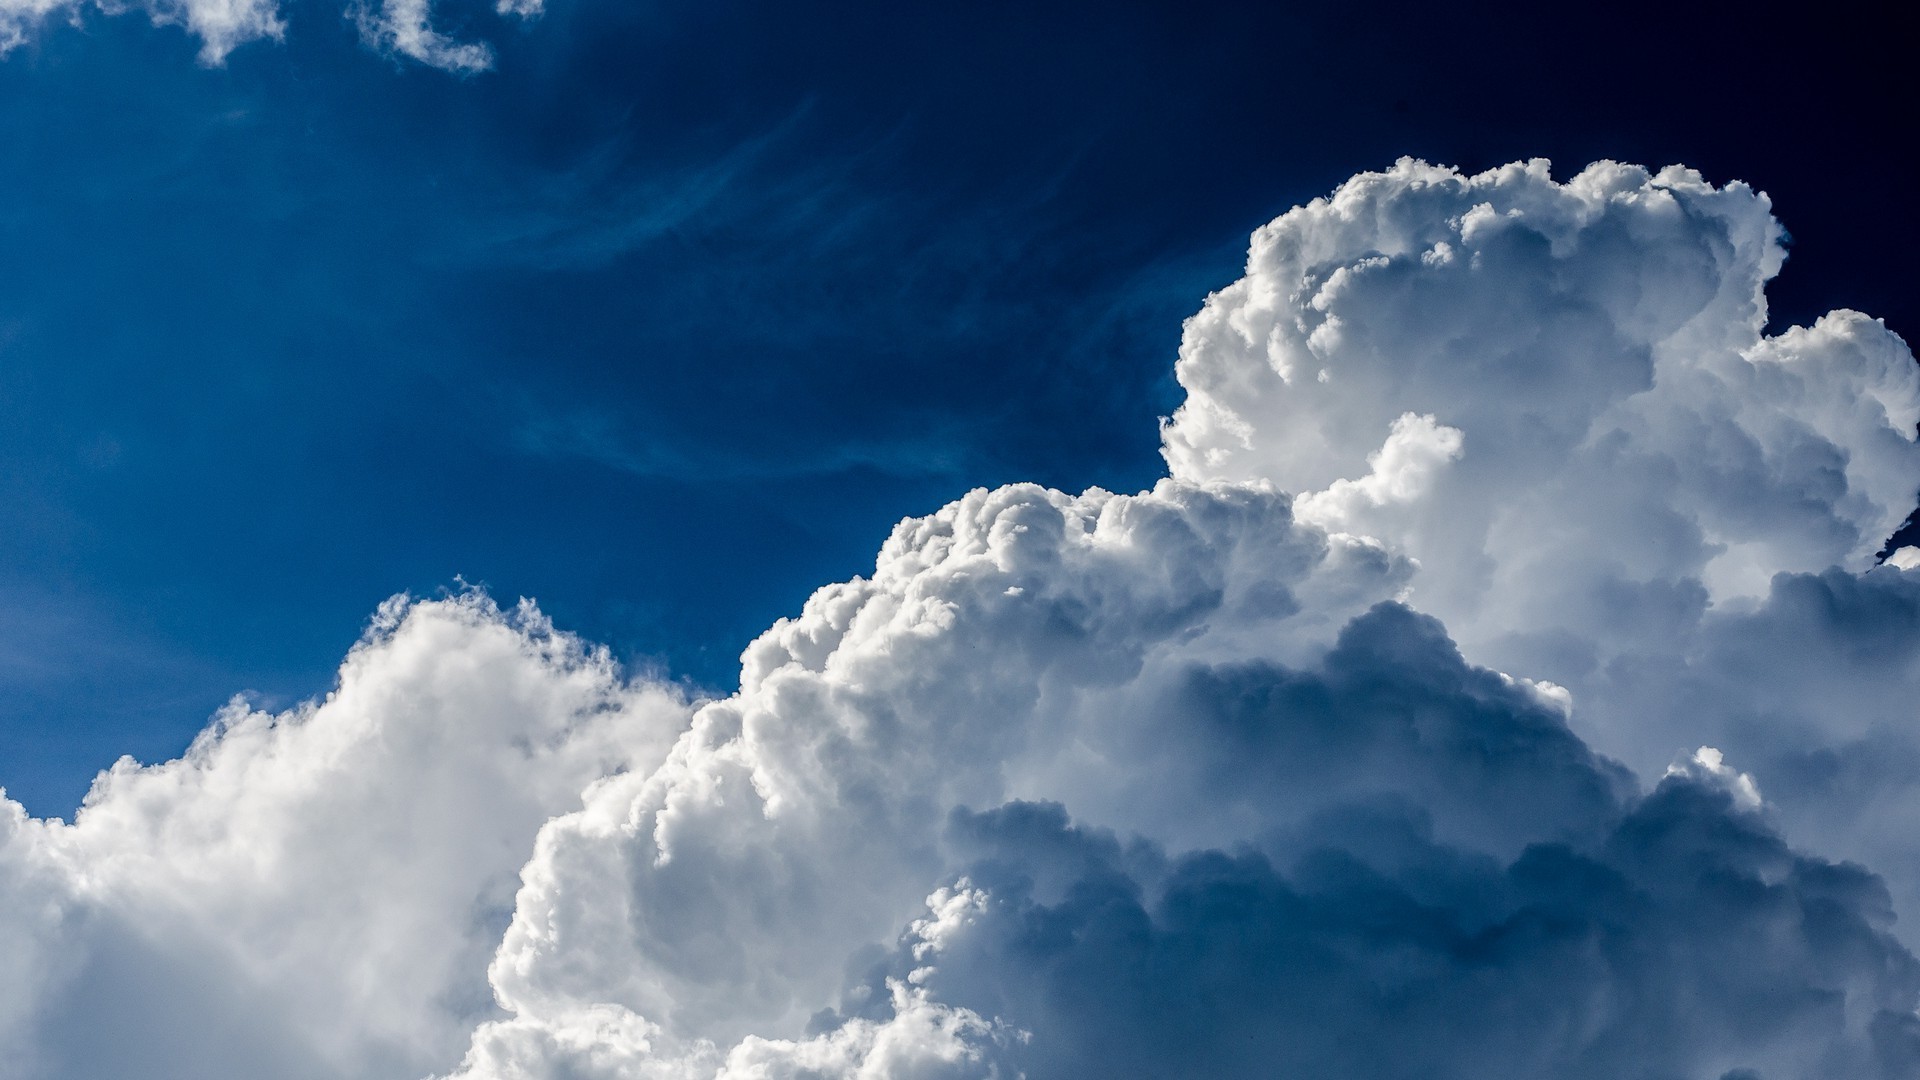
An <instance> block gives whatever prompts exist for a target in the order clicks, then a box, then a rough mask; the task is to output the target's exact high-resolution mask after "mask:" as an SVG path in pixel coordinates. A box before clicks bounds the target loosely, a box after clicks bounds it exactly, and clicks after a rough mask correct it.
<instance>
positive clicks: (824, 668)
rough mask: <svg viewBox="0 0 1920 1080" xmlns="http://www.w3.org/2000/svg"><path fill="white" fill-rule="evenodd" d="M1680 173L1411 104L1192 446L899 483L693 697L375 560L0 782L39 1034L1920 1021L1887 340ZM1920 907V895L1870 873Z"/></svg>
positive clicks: (1506, 1034)
mask: <svg viewBox="0 0 1920 1080" xmlns="http://www.w3.org/2000/svg"><path fill="white" fill-rule="evenodd" d="M1782 258H1783V247H1782V234H1781V231H1780V228H1779V226H1778V225H1777V224H1776V222H1775V221H1774V219H1773V217H1772V215H1771V211H1770V207H1769V206H1768V203H1767V200H1766V198H1765V197H1764V196H1763V195H1760V194H1758V193H1756V192H1754V191H1752V190H1750V189H1748V188H1747V187H1745V186H1743V185H1740V184H1732V185H1728V186H1726V187H1724V188H1715V187H1713V186H1712V185H1710V184H1708V183H1707V182H1705V181H1704V180H1703V179H1702V178H1701V177H1699V176H1698V175H1697V174H1694V173H1692V172H1689V171H1687V170H1684V169H1668V170H1665V171H1662V172H1660V173H1658V174H1649V173H1648V172H1646V171H1645V170H1642V169H1638V168H1632V167H1627V166H1619V165H1613V164H1600V165H1595V166H1593V167H1591V168H1589V169H1587V170H1585V171H1584V172H1582V173H1580V174H1579V175H1578V176H1576V177H1574V178H1573V179H1571V180H1569V181H1567V182H1566V183H1557V182H1555V181H1554V180H1553V179H1552V178H1551V177H1550V175H1549V173H1548V170H1547V166H1546V164H1545V163H1544V162H1533V163H1528V164H1524V165H1513V166H1508V167H1506V168H1502V169H1498V170H1494V171H1491V172H1488V173H1484V174H1481V175H1478V176H1472V177H1468V176H1463V175H1461V174H1459V173H1456V172H1453V171H1450V170H1446V169H1440V168H1434V167H1429V166H1427V165H1424V164H1420V163H1417V162H1411V161H1404V162H1402V163H1400V164H1399V165H1398V166H1396V167H1395V168H1394V169H1392V170H1390V171H1388V172H1385V173H1380V174H1368V175H1363V176H1359V177H1356V178H1354V179H1353V180H1352V181H1350V182H1348V183H1347V184H1345V185H1343V186H1342V187H1341V189H1340V190H1339V191H1338V192H1336V193H1335V194H1334V195H1333V196H1332V197H1331V198H1329V199H1325V200H1318V201H1316V202H1314V203H1312V204H1311V205H1309V206H1305V207H1301V208H1298V209H1295V210H1293V211H1291V212H1289V213H1288V214H1286V215H1284V216H1283V217H1281V218H1280V219H1279V220H1277V221H1275V222H1273V223H1272V224H1271V225H1269V226H1267V227H1265V228H1263V229H1262V230H1260V231H1259V232H1258V233H1257V234H1256V235H1255V237H1254V241H1253V246H1252V251H1251V254H1250V256H1249V260H1248V267H1247V272H1246V275H1245V277H1243V278H1242V279H1241V280H1240V281H1238V282H1236V283H1235V284H1234V285H1232V286H1230V287H1228V288H1226V289H1224V290H1222V291H1221V292H1219V293H1217V294H1215V295H1214V296H1212V297H1210V298H1208V300H1207V302H1206V305H1205V307H1204V308H1203V309H1202V310H1201V311H1200V313H1199V314H1198V315H1196V316H1195V317H1194V318H1193V319H1192V320H1190V322H1189V323H1188V325H1187V330H1186V336H1185V341H1184V344H1183V346H1182V350H1181V355H1180V359H1179V366H1178V369H1177V370H1178V375H1179V379H1180V382H1181V384H1182V385H1183V386H1184V387H1185V388H1186V390H1187V394H1188V396H1187V400H1186V403H1185V404H1184V405H1183V406H1182V407H1181V408H1180V410H1179V411H1178V412H1177V413H1176V415H1175V416H1173V417H1172V418H1170V419H1169V421H1168V422H1167V423H1166V425H1165V430H1164V432H1163V436H1164V446H1165V452H1166V456H1167V460H1168V463H1169V466H1170V476H1169V477H1168V478H1167V479H1165V480H1162V481H1161V482H1160V483H1159V484H1157V485H1156V486H1155V487H1154V488H1153V489H1152V490H1150V491H1146V492H1141V493H1138V494H1133V495H1124V494H1112V493H1108V492H1105V491H1101V490H1097V489H1095V490H1090V491H1087V492H1084V493H1081V494H1078V495H1073V494H1067V493H1063V492H1058V491H1051V490H1047V489H1044V488H1040V487H1035V486H1031V485H1016V486H1011V487H1006V488H1001V489H998V490H993V491H986V490H981V491H975V492H972V493H969V494H967V495H966V496H965V497H963V498H961V499H960V500H959V501H957V502H955V503H953V504H952V505H950V506H947V507H945V508H943V509H941V510H939V511H938V512H936V513H934V514H932V515H930V516H928V517H924V518H916V519H910V520H907V521H904V522H902V523H901V524H900V525H899V526H898V527H897V528H896V529H895V530H894V533H893V535H892V536H891V537H890V538H889V539H888V541H887V543H886V544H885V546H884V547H883V548H882V550H881V551H880V554H879V557H878V559H877V561H876V564H875V568H874V572H873V574H872V575H871V576H870V577H867V578H861V579H856V580H853V581H850V582H844V583H840V584H835V585H829V586H827V587H825V588H823V589H821V590H819V591H818V592H817V593H815V594H814V596H813V597H812V599H811V600H809V601H808V603H807V605H806V607H805V610H804V611H802V612H801V613H800V614H799V615H797V616H796V617H794V618H792V619H788V620H783V621H781V622H780V623H778V624H777V625H775V626H774V627H773V628H772V629H770V630H768V631H767V632H766V633H765V634H764V635H762V636H761V637H760V638H759V639H758V640H757V641H755V642H754V643H753V644H752V646H750V647H749V648H748V650H747V652H746V654H745V655H744V657H743V663H742V671H741V682H740V689H739V691H738V693H736V694H734V695H732V696H730V697H727V698H724V699H719V700H711V701H689V700H686V699H685V698H684V697H682V696H681V695H679V694H678V693H676V692H675V691H673V690H672V689H670V688H668V687H664V686H661V685H657V684H655V683H653V682H650V681H648V680H647V679H644V678H630V677H627V676H625V675H623V674H622V673H621V672H620V671H619V670H618V669H617V667H616V666H615V665H614V664H613V663H612V662H611V661H610V660H609V659H608V657H607V656H606V654H605V653H604V651H601V650H596V649H594V648H592V647H591V646H589V645H587V644H585V643H582V642H580V641H578V640H575V639H573V638H572V637H570V636H568V635H567V634H565V633H563V632H561V631H558V630H555V629H554V628H553V627H552V626H550V625H549V624H548V623H547V622H546V621H545V620H544V619H543V618H542V617H541V615H540V614H539V613H538V612H537V611H536V610H534V609H533V608H532V607H531V606H530V605H526V604H522V605H521V606H519V607H517V608H515V609H512V610H508V611H502V610H500V609H499V608H497V607H496V606H495V605H494V604H493V602H492V601H491V600H489V599H488V598H486V597H484V596H481V595H478V594H469V595H465V596H459V597H454V598H450V599H443V600H434V601H424V602H406V601H395V602H393V603H392V604H390V605H389V606H388V607H387V608H386V609H384V610H383V611H382V612H381V613H380V615H379V616H378V618H377V619H376V620H375V622H374V624H373V626H372V628H371V629H370V630H369V632H368V634H367V636H366V638H365V640H364V641H363V642H362V643H361V644H360V646H359V647H357V648H356V649H355V650H354V652H353V653H352V654H351V655H350V656H349V657H348V659H347V662H346V664H345V666H344V667H343V668H342V670H341V676H340V683H339V686H338V688H337V689H336V690H335V691H334V692H333V693H332V694H331V695H329V696H328V697H327V698H326V699H324V700H321V701H317V702H313V703H310V704H308V705H306V706H303V707H301V708H299V709H296V710H293V711H291V712H289V713H285V714H281V715H277V716H276V715H267V714H264V713H259V712H253V711H249V710H248V709H247V708H246V707H245V706H244V705H241V704H236V705H234V706H233V707H232V708H231V709H230V710H229V711H228V712H226V713H224V714H222V715H221V716H220V717H218V718H217V719H216V722H215V724H214V725H213V726H212V727H211V728H210V729H209V730H208V731H207V733H206V734H205V735H203V736H202V738H201V739H200V740H199V741H198V742H197V743H196V744H195V745H194V747H193V749H192V750H191V751H190V752H189V753H188V754H187V755H186V756H185V757H184V758H182V759H181V760H179V761H175V762H170V763H167V764H164V765H159V766H153V767H141V766H138V765H136V764H134V763H132V762H123V763H121V764H120V765H119V766H116V767H115V768H114V769H113V770H112V771H111V772H109V773H107V774H104V775H103V776H102V778H101V779H100V781H99V782H98V783H97V784H96V786H95V788H94V790H93V792H92V794H91V795H90V797H89V799H88V802H87V805H86V806H85V807H84V808H83V809H82V810H81V812H80V813H79V814H78V816H77V818H76V820H75V821H74V822H73V823H72V824H65V823H61V822H56V821H41V820H35V819H31V818H28V817H27V816H26V815H25V814H24V813H23V812H22V811H21V810H20V809H19V808H18V807H17V806H15V805H13V804H6V809H7V810H8V811H9V813H8V814H7V815H6V817H5V818H4V821H3V823H0V940H4V941H5V943H6V955H8V956H9V957H11V958H14V962H13V963H12V964H10V965H9V966H8V968H7V969H6V970H5V972H4V974H0V1055H4V1060H5V1061H7V1062H8V1063H9V1067H10V1068H11V1069H12V1070H13V1071H12V1073H10V1075H19V1076H21V1077H23V1078H35V1080H41V1078H45V1080H54V1078H59V1080H67V1078H81V1077H88V1078H95V1077H110V1076H135V1075H138V1076H142V1077H203V1076H212V1075H233V1076H250V1077H263V1078H276V1080H277V1078H282V1077H285V1078H296V1077H297V1078H316V1080H317V1078H330V1077H354V1078H365V1077H420V1076H428V1075H432V1076H441V1077H457V1078H460V1080H534V1078H539V1080H562V1078H565V1080H613V1078H629V1077H661V1078H665V1077H673V1078H682V1077H685V1078H692V1077H699V1078H709V1077H726V1078H733V1080H745V1078H756V1080H758V1078H767V1080H771V1078H802V1077H1005V1078H1012V1077H1017V1076H1022V1075H1024V1076H1028V1077H1033V1078H1036V1080H1040V1078H1053V1077H1060V1078H1077V1077H1090V1078H1091V1077H1113V1076H1208V1077H1269V1076H1298V1077H1328V1078H1356V1080H1360V1078H1366V1080H1372V1078H1388V1077H1395V1078H1397V1077H1407V1078H1412V1077H1421V1078H1461V1080H1466V1078H1474V1080H1487V1078H1503V1077H1512V1078H1532V1077H1556V1078H1563V1077H1564V1078H1578V1077H1593V1078H1603V1077H1604V1078H1619V1077H1661V1078H1666V1077H1675V1078H1679V1077H1689V1078H1690V1077H1701V1078H1706V1080H1737V1078H1748V1080H1751V1078H1753V1077H1769V1078H1799V1077H1832V1076H1848V1077H1862V1078H1867V1077H1885V1078H1895V1077H1912V1076H1916V1075H1920V1013H1917V1012H1916V1009H1920V962H1917V961H1916V959H1915V957H1914V954H1913V953H1912V952H1911V951H1910V948H1909V946H1910V945H1912V944H1914V943H1915V939H1914V938H1913V937H1911V936H1909V934H1910V930H1911V927H1910V924H1911V923H1912V922H1914V921H1915V920H1916V919H1917V918H1920V870H1916V869H1915V864H1916V860H1914V858H1913V853H1914V848H1913V845H1912V840H1911V837H1912V836H1913V834H1914V832H1915V826H1916V825H1920V784H1917V781H1920V733H1917V732H1916V731H1915V725H1914V724H1913V723H1912V722H1911V716H1910V712H1911V704H1910V703H1911V702H1912V701H1914V700H1916V694H1917V693H1920V663H1916V657H1920V633H1915V630H1916V629H1920V551H1915V550H1913V549H1905V550H1903V551H1901V552H1897V553H1895V554H1894V555H1893V556H1892V557H1891V558H1889V559H1888V560H1886V564H1885V565H1876V563H1877V562H1878V560H1877V553H1878V552H1879V551H1880V549H1881V546H1882V544H1883V543H1884V542H1885V541H1886V540H1887V538H1888V537H1889V536H1890V535H1891V534H1892V533H1893V532H1894V531H1895V530H1896V529H1897V528H1898V527H1899V525H1900V523H1901V521H1902V520H1903V519H1904V518H1905V517H1906V515H1907V514H1908V512H1909V511H1911V510H1912V509H1913V504H1914V500H1915V491H1916V487H1920V448H1916V443H1915V425H1916V422H1920V369H1916V366H1915V363H1914V359H1913V357H1912V355H1911V354H1910V353H1909V351H1908V350H1907V348H1906V346H1905V345H1904V344H1903V343H1902V342H1901V341H1900V340H1899V338H1897V337H1896V336H1894V335H1893V334H1891V333H1890V332H1889V331H1887V330H1886V329H1885V328H1884V327H1883V326H1882V325H1881V324H1879V323H1878V322H1876V321H1874V320H1872V319H1869V318H1866V317H1865V316H1861V315H1858V314H1856V313H1852V312H1837V313H1834V314H1832V315H1829V316H1827V317H1825V318H1823V319H1821V320H1820V321H1819V322H1818V323H1816V324H1815V325H1814V326H1812V327H1809V328H1801V329H1794V330H1790V331H1787V332H1785V333H1783V334H1780V335H1777V336H1771V337H1770V336H1766V335H1765V334H1764V332H1763V326H1764V323H1765V299H1764V294H1763V291H1762V290H1763V287H1764V285H1765V282H1766V281H1767V280H1768V279H1769V278H1770V277H1771V276H1772V275H1773V274H1775V273H1776V272H1777V271H1778V269H1779V268H1780V265H1781V262H1782ZM1897 916H1904V918H1905V921H1904V922H1902V921H1896V917H1897Z"/></svg>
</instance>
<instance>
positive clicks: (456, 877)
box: [0, 596, 685, 1077]
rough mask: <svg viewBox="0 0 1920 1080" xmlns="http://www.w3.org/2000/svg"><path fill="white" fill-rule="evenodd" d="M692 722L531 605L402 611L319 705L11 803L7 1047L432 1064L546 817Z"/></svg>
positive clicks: (113, 1068) (6, 888) (341, 1069)
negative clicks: (62, 798) (54, 795)
mask: <svg viewBox="0 0 1920 1080" xmlns="http://www.w3.org/2000/svg"><path fill="white" fill-rule="evenodd" d="M684 717H685V706H684V704H683V703H682V702H681V701H680V700H678V699H677V698H675V697H674V696H673V695H671V694H669V693H667V692H665V691H663V690H661V689H659V688H656V687H652V686H649V685H646V684H635V685H626V684H622V683H621V682H619V680H618V679H617V678H616V677H615V675H614V672H613V669H612V665H611V664H610V662H609V661H608V660H607V658H606V657H605V655H604V653H601V652H596V651H594V650H590V649H587V648H585V647H584V646H582V645H581V644H580V643H579V642H578V641H575V640H573V639H571V638H569V637H567V636H565V635H563V634H558V633H556V632H554V631H553V630H552V629H551V628H550V627H549V626H547V624H546V623H545V621H544V620H543V619H542V618H541V617H540V616H539V615H538V614H537V613H535V612H533V611H532V610H531V609H527V608H523V609H520V610H518V611H514V612H507V613H502V612H499V611H497V610H495V609H494V608H493V607H492V605H491V604H490V603H489V602H487V601H485V600H484V599H482V598H480V597H477V596H466V597H461V598H456V599H451V600H444V601H435V602H430V603H422V604H417V605H413V606H411V607H407V606H402V605H399V604H394V605H390V606H389V607H388V608H387V609H385V610H384V611H383V614H382V616H381V618H380V619H379V620H377V621H376V624H375V626H374V628H373V629H372V630H371V631H370V632H369V635H368V637H367V639H366V640H365V641H363V642H362V643H361V644H360V645H359V646H358V647H357V648H356V649H355V650H354V652H353V654H352V655H350V656H349V657H348V658H347V661H346V663H345V665H344V666H343V668H342V669H341V675H340V685H339V688H338V689H337V690H336V691H335V692H334V693H333V694H331V695H329V696H328V697H327V699H325V700H324V701H321V702H316V703H313V704H310V705H307V706H303V707H301V708H299V709H296V710H293V711H291V712H288V713H284V714H279V715H270V714H266V713H260V712H254V711H251V710H249V709H248V708H247V707H246V706H245V705H243V704H239V703H236V704H234V705H233V706H230V707H229V708H228V709H227V710H226V711H224V712H223V713H222V714H221V715H220V717H219V718H217V720H216V721H215V724H214V726H213V727H211V728H209V729H208V731H207V732H206V733H205V734H203V735H202V736H201V737H200V739H199V740H198V741H197V742H196V743H195V744H194V746H193V748H192V749H191V750H190V751H188V753H187V755H186V756H185V757H183V758H181V759H180V760H178V761H173V762H169V763H167V764H165V765H159V766H153V767H149V768H142V767H140V766H137V765H135V764H134V763H133V762H131V761H127V760H122V761H121V762H120V763H119V764H117V765H115V766H114V768H113V769H112V770H110V771H109V772H106V773H103V774H102V775H101V777H100V778H99V780H98V781H96V783H95V785H94V788H93V791H92V792H91V793H90V794H89V796H88V799H87V803H86V805H85V806H83V807H82V809H81V810H80V812H79V814H78V815H77V817H76V819H75V821H74V823H72V824H70V825H69V824H62V823H60V822H58V821H50V822H42V821H35V820H29V819H25V818H23V817H22V816H21V814H20V812H19V808H18V806H17V804H13V803H6V804H4V805H5V807H6V809H7V810H8V811H9V812H10V817H9V818H8V823H7V825H6V826H5V829H4V841H5V842H4V846H3V847H0V894H6V895H7V901H8V902H7V905H6V907H5V911H6V912H7V914H6V916H5V917H4V918H0V935H4V936H8V937H13V938H15V939H16V940H15V941H13V942H12V943H11V944H12V945H13V947H12V948H10V949H9V952H8V956H9V960H10V970H8V971H6V972H5V973H4V974H3V975H0V1059H4V1060H6V1061H8V1062H9V1075H11V1076H63V1077H65V1076H131V1075H141V1076H211V1075H254V1076H261V1077H269V1076H301V1077H305V1076H374V1075H391V1076H401V1075H419V1074H423V1073H425V1072H426V1071H428V1070H429V1069H430V1068H431V1067H432V1066H433V1065H434V1064H436V1063H437V1062H440V1061H442V1060H444V1059H445V1058H446V1057H447V1055H448V1054H449V1053H450V1052H451V1051H452V1048H453V1047H456V1046H458V1045H459V1044H460V1043H463V1042H464V1041H465V1032H466V1031H467V1030H468V1028H470V1027H471V1026H472V1024H473V1023H474V1022H475V1021H476V1019H478V1018H482V1017H486V1016H488V1015H491V1014H492V1012H493V1007H492V1002H491V998H490V995H489V993H488V991H487V987H486V983H485V979H484V970H485V967H486V963H487V959H488V957H489V955H490V954H491V952H492V949H493V946H494V943H495V942H497V940H498V937H499V932H500V929H501V927H502V926H503V925H504V924H505V921H506V918H507V912H508V910H509V906H510V904H511V899H512V894H513V889H514V887H515V877H514V874H515V871H517V870H518V868H519V866H520V864H521V863H523V862H524V861H525V860H526V857H527V853H528V852H529V851H530V850H531V849H532V844H533V837H534V834H535V831H536V830H537V829H538V828H539V827H540V826H541V824H542V823H543V822H545V821H546V820H547V819H548V818H549V817H551V816H553V815H554V814H556V813H559V812H561V811H564V810H566V809H567V808H568V807H570V806H572V805H576V804H577V800H578V795H579V791H580V789H581V788H582V787H584V786H585V785H586V784H588V783H589V782H590V781H592V780H593V779H595V778H596V777H600V776H605V775H608V774H609V773H611V772H613V771H615V770H617V769H621V768H638V769H642V770H645V769H650V768H651V767H652V766H653V765H654V764H656V763H657V760H658V758H659V757H660V756H661V754H663V753H664V750H665V747H666V746H667V744H668V743H669V742H670V740H671V739H672V738H673V737H674V735H675V734H676V733H677V731H678V730H679V728H680V727H682V726H683V724H684ZM103 1032H106V1033H112V1034H111V1036H110V1037H107V1036H103V1034H102V1033H103ZM155 1039H158V1040H160V1042H159V1044H158V1045H154V1044H153V1042H151V1040H155ZM24 1063H31V1064H24ZM242 1063H244V1064H245V1066H246V1067H244V1068H243V1067H241V1064H242Z"/></svg>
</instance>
